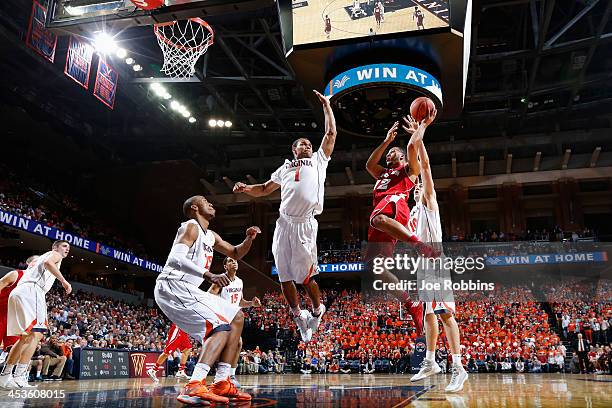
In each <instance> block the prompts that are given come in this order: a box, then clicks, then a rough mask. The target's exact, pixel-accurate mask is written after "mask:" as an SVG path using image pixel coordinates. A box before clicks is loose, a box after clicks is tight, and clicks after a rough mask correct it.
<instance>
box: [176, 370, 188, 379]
mask: <svg viewBox="0 0 612 408" xmlns="http://www.w3.org/2000/svg"><path fill="white" fill-rule="evenodd" d="M175 377H176V378H184V379H189V378H191V377H189V376H188V375H187V373H186V372H185V370H178V371H177V372H176V375H175Z"/></svg>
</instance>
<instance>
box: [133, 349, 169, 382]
mask: <svg viewBox="0 0 612 408" xmlns="http://www.w3.org/2000/svg"><path fill="white" fill-rule="evenodd" d="M160 354H161V352H159V351H131V352H130V378H148V377H149V375H148V374H147V370H148V369H150V368H154V367H155V363H156V362H157V359H158V358H159V356H160ZM162 367H163V368H162V369H161V371H160V372H158V374H159V375H160V376H161V377H164V376H165V375H166V373H165V370H166V368H165V365H163V366H162Z"/></svg>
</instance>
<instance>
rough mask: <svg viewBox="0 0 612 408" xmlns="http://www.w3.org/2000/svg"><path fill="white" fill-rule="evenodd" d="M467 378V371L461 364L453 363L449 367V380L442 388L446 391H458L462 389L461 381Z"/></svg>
mask: <svg viewBox="0 0 612 408" xmlns="http://www.w3.org/2000/svg"><path fill="white" fill-rule="evenodd" d="M467 379H468V373H467V372H466V371H465V369H464V368H463V366H461V365H455V364H453V365H452V367H451V380H450V382H449V383H448V385H447V386H446V388H445V389H444V391H446V392H459V391H461V390H462V389H463V383H465V381H466V380H467Z"/></svg>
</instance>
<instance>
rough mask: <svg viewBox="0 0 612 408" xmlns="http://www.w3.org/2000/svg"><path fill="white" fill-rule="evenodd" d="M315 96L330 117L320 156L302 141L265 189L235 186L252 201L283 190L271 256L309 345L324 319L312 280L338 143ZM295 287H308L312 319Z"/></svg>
mask: <svg viewBox="0 0 612 408" xmlns="http://www.w3.org/2000/svg"><path fill="white" fill-rule="evenodd" d="M314 93H315V94H316V96H317V98H319V101H320V102H321V104H322V105H323V113H324V114H325V135H324V136H323V141H322V142H321V147H319V150H317V151H316V152H314V153H313V152H312V144H311V143H310V141H309V140H308V139H303V138H300V139H297V140H296V141H295V142H293V145H292V152H293V156H294V159H293V160H291V161H289V160H285V163H284V164H283V165H282V166H280V167H279V168H278V169H277V170H276V171H275V172H274V173H272V176H271V177H270V180H268V181H266V182H265V183H263V184H254V185H246V184H244V183H236V185H235V186H234V192H235V193H245V194H248V195H250V196H252V197H262V196H266V195H268V194H271V193H272V192H273V191H276V190H277V189H278V188H280V189H281V204H280V209H279V212H280V217H279V218H278V220H277V221H276V228H275V230H274V238H273V240H272V255H273V256H274V263H275V264H276V269H277V271H278V278H279V280H280V282H281V287H282V291H283V295H284V296H285V299H287V303H288V304H289V306H290V307H291V312H292V313H293V319H294V320H295V322H296V324H297V327H298V329H299V331H300V334H301V336H302V340H303V341H304V342H308V341H310V339H311V338H312V333H313V332H314V331H316V330H317V328H318V327H319V324H320V323H321V318H322V317H323V313H325V305H323V304H322V303H321V294H320V292H319V286H318V285H317V283H316V282H315V281H314V279H313V276H314V275H316V274H317V273H318V271H317V264H318V262H317V260H318V255H317V230H318V224H317V220H316V219H315V218H314V217H315V216H316V215H319V214H321V212H322V211H323V195H324V189H325V177H326V175H327V164H328V162H329V160H330V158H331V154H332V152H333V151H334V145H335V143H336V120H335V119H334V113H333V111H332V108H331V105H330V104H329V100H328V99H327V98H326V97H325V96H323V95H321V94H320V93H319V92H317V91H314ZM296 283H298V284H301V285H303V286H304V288H305V289H306V292H307V293H308V296H309V297H310V300H312V307H313V311H312V314H311V313H310V312H309V311H308V310H300V304H299V298H298V291H297V288H296V286H295V284H296Z"/></svg>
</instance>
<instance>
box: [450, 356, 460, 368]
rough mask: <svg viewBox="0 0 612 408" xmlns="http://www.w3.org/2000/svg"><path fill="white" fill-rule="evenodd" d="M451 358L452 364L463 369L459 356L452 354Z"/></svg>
mask: <svg viewBox="0 0 612 408" xmlns="http://www.w3.org/2000/svg"><path fill="white" fill-rule="evenodd" d="M452 356H453V364H454V365H458V366H462V367H463V365H462V364H461V354H452Z"/></svg>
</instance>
